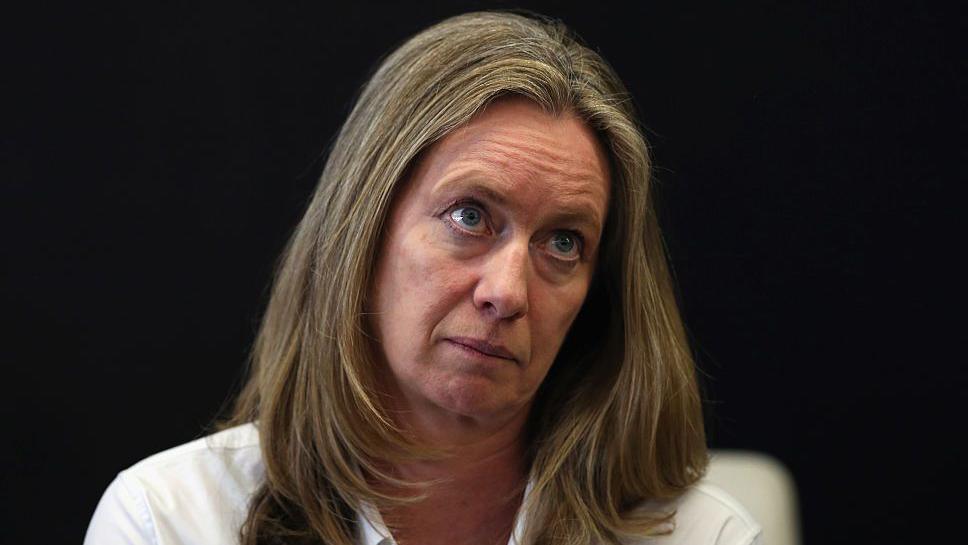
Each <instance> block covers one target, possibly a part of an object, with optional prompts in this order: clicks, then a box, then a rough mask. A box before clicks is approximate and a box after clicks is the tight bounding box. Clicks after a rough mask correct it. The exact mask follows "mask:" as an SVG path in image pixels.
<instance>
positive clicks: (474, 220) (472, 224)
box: [450, 206, 483, 228]
mask: <svg viewBox="0 0 968 545" xmlns="http://www.w3.org/2000/svg"><path fill="white" fill-rule="evenodd" d="M450 219H452V220H454V222H455V223H457V224H459V225H461V226H463V227H469V228H476V227H478V226H479V225H480V224H481V221H482V219H483V217H482V215H481V211H480V210H478V209H477V208H474V207H472V206H461V207H460V208H455V209H454V210H453V211H452V212H451V213H450Z"/></svg>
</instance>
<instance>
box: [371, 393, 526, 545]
mask: <svg viewBox="0 0 968 545" xmlns="http://www.w3.org/2000/svg"><path fill="white" fill-rule="evenodd" d="M526 416H527V408H523V409H522V411H521V412H520V414H517V415H514V417H513V418H511V419H510V420H506V421H504V422H503V423H501V425H492V426H487V425H483V424H481V423H478V422H472V421H464V422H462V423H458V424H462V425H453V426H440V425H439V423H437V425H434V426H425V425H421V424H427V423H426V422H415V421H413V419H412V418H411V419H407V422H406V424H407V428H408V429H410V430H412V431H413V432H414V434H415V435H416V437H417V439H418V440H420V441H421V442H422V443H423V444H427V445H430V446H432V447H434V448H436V449H439V450H441V451H443V452H444V453H445V455H444V457H442V458H439V459H431V460H415V461H414V460H411V461H404V462H396V463H393V464H387V465H386V469H387V470H388V472H389V473H391V474H392V475H394V476H396V477H399V478H401V479H403V480H406V481H411V482H425V483H428V482H429V483H430V484H428V485H426V486H425V487H421V488H420V489H419V490H418V492H419V493H420V494H422V495H423V497H422V499H420V500H418V501H416V502H414V503H409V504H404V505H401V506H397V507H393V508H390V509H388V510H386V511H384V512H383V513H382V514H383V518H384V521H385V522H386V524H387V526H388V527H389V528H391V531H392V533H393V535H394V538H395V540H396V541H397V543H398V544H400V545H408V544H410V543H422V544H433V543H469V544H470V543H484V544H488V545H494V544H500V545H503V544H504V543H507V539H508V537H509V535H510V533H511V528H512V525H513V521H514V516H515V514H516V513H517V511H518V508H519V507H520V505H521V500H522V496H523V493H524V486H525V483H526V479H527V471H528V468H527V464H526V460H525V443H524V425H525V422H526ZM455 430H456V431H457V433H453V432H454V431H455ZM447 431H450V432H451V433H445V432H447ZM374 484H375V485H376V487H377V488H378V489H379V490H380V491H382V492H386V493H390V494H392V495H396V496H401V495H402V496H404V497H406V496H408V495H410V496H412V495H413V493H414V492H413V490H411V489H407V490H400V489H397V488H394V487H392V486H390V485H388V484H386V483H374Z"/></svg>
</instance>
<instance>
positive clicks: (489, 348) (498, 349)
mask: <svg viewBox="0 0 968 545" xmlns="http://www.w3.org/2000/svg"><path fill="white" fill-rule="evenodd" d="M447 340H449V341H450V342H453V343H457V344H462V345H464V346H467V347H470V348H473V349H474V350H477V351H478V352H482V353H484V354H487V355H488V356H494V357H498V358H504V359H506V360H514V361H518V359H517V358H516V357H514V354H512V353H511V351H510V350H508V349H507V348H505V347H503V346H501V345H499V344H491V343H489V342H487V341H482V340H480V339H473V338H471V337H448V338H447Z"/></svg>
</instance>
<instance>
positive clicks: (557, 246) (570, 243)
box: [551, 232, 579, 255]
mask: <svg viewBox="0 0 968 545" xmlns="http://www.w3.org/2000/svg"><path fill="white" fill-rule="evenodd" d="M576 238H577V237H576V236H575V235H573V234H571V233H562V232H558V233H555V234H554V236H552V237H551V247H552V248H553V249H554V251H555V252H557V253H559V254H566V255H571V254H573V253H575V252H576V250H577V248H578V244H579V243H578V241H577V240H576Z"/></svg>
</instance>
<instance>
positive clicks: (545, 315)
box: [532, 284, 588, 371]
mask: <svg viewBox="0 0 968 545" xmlns="http://www.w3.org/2000/svg"><path fill="white" fill-rule="evenodd" d="M587 292H588V287H587V284H578V285H576V286H573V287H570V288H568V289H563V290H550V293H547V294H542V300H543V301H545V304H544V305H543V306H542V307H539V309H538V310H539V312H536V313H535V316H534V320H533V322H532V323H534V328H535V335H534V337H533V341H534V342H535V345H534V350H535V354H536V355H537V356H538V358H539V361H540V363H541V366H543V367H544V368H545V371H546V370H547V368H548V367H550V366H551V362H552V361H554V359H555V356H557V355H558V349H559V348H560V347H561V344H562V343H563V342H564V340H565V335H567V334H568V329H569V328H570V327H571V324H572V322H574V321H575V318H577V317H578V312H579V311H580V310H581V306H582V304H583V303H584V301H585V296H586V294H587Z"/></svg>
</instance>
